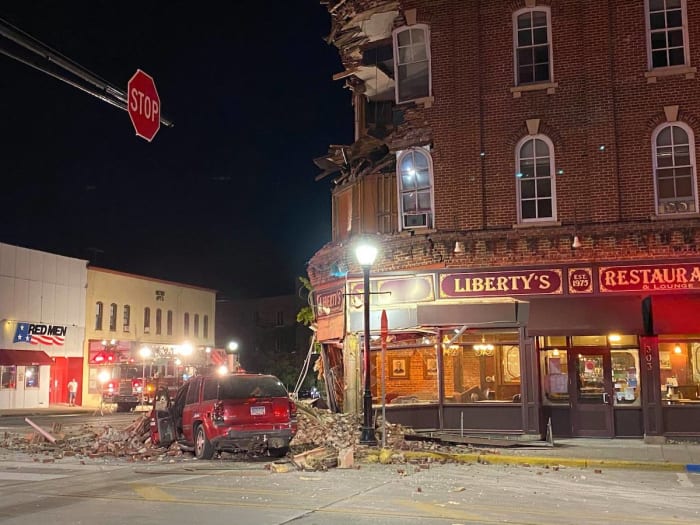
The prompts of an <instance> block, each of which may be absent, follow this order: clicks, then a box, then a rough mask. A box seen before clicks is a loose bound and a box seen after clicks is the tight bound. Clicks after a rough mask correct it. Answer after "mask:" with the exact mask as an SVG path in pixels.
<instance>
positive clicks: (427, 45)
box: [391, 24, 433, 104]
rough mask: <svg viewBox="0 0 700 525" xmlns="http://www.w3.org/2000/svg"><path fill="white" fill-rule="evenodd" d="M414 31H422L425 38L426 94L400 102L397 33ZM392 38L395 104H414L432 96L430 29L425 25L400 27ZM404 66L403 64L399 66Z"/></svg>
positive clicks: (393, 33)
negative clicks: (426, 63) (426, 64)
mask: <svg viewBox="0 0 700 525" xmlns="http://www.w3.org/2000/svg"><path fill="white" fill-rule="evenodd" d="M415 29H420V30H422V31H423V34H424V37H425V56H426V59H427V62H428V93H427V95H425V96H423V97H418V98H407V99H405V100H401V99H400V98H399V94H400V93H399V38H398V36H399V33H403V32H404V31H410V30H415ZM391 36H392V41H393V47H394V99H395V100H396V104H406V103H408V102H415V101H417V100H424V99H426V98H429V97H432V96H433V67H432V58H431V56H430V27H428V26H427V25H426V24H414V25H411V26H401V27H397V28H396V29H394V31H392V33H391ZM407 63H409V64H411V63H417V62H407ZM401 65H404V64H401Z"/></svg>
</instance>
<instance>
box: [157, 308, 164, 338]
mask: <svg viewBox="0 0 700 525" xmlns="http://www.w3.org/2000/svg"><path fill="white" fill-rule="evenodd" d="M162 321H163V311H162V310H161V309H160V308H156V335H160V331H161V325H162Z"/></svg>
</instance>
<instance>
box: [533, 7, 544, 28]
mask: <svg viewBox="0 0 700 525" xmlns="http://www.w3.org/2000/svg"><path fill="white" fill-rule="evenodd" d="M532 25H533V26H534V27H537V26H546V25H547V13H546V12H544V11H535V12H533V13H532Z"/></svg>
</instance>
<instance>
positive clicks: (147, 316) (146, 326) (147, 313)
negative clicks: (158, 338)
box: [143, 306, 151, 334]
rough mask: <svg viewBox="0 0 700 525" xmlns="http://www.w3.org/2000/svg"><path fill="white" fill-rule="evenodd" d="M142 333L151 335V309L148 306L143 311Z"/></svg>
mask: <svg viewBox="0 0 700 525" xmlns="http://www.w3.org/2000/svg"><path fill="white" fill-rule="evenodd" d="M143 333H144V334H150V333H151V309H150V308H149V307H148V306H147V307H146V308H144V309H143Z"/></svg>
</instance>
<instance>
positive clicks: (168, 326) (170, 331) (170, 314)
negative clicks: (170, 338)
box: [165, 310, 173, 335]
mask: <svg viewBox="0 0 700 525" xmlns="http://www.w3.org/2000/svg"><path fill="white" fill-rule="evenodd" d="M165 326H166V330H167V332H168V335H173V311H172V310H168V315H167V317H166V321H165Z"/></svg>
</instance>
